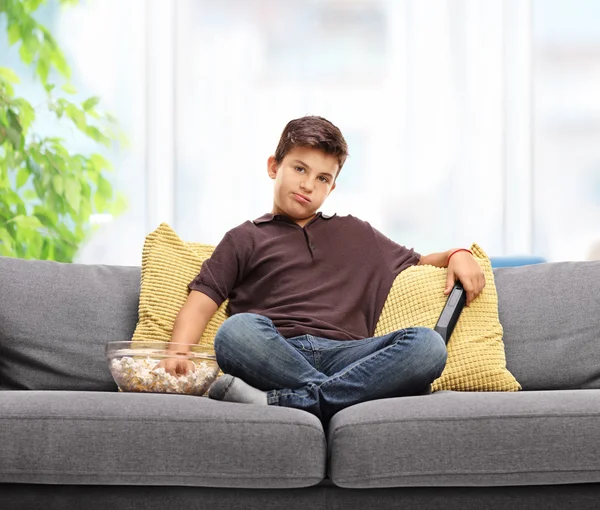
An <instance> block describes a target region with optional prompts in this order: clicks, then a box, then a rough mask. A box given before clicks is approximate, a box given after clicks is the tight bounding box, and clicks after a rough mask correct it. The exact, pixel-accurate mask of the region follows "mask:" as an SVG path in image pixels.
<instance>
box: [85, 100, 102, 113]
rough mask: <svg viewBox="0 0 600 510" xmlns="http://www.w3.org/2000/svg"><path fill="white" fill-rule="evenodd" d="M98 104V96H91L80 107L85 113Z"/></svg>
mask: <svg viewBox="0 0 600 510" xmlns="http://www.w3.org/2000/svg"><path fill="white" fill-rule="evenodd" d="M99 102H100V98H99V97H98V96H93V97H90V98H89V99H86V100H85V101H84V102H83V103H81V106H82V107H83V109H84V110H85V111H86V112H87V111H88V110H91V109H92V108H94V106H96V105H97V104H98V103H99Z"/></svg>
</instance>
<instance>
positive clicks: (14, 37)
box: [8, 23, 21, 46]
mask: <svg viewBox="0 0 600 510" xmlns="http://www.w3.org/2000/svg"><path fill="white" fill-rule="evenodd" d="M20 38H21V28H20V27H19V24H18V23H13V24H12V25H10V26H9V27H8V44H9V45H10V46H12V45H13V44H15V43H16V42H17V41H18V40H19V39H20Z"/></svg>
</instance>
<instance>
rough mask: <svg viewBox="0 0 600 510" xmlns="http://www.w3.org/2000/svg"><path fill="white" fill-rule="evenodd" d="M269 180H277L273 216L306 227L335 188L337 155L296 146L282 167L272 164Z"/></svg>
mask: <svg viewBox="0 0 600 510" xmlns="http://www.w3.org/2000/svg"><path fill="white" fill-rule="evenodd" d="M267 167H268V172H269V177H271V179H274V180H275V193H274V197H273V211H271V212H272V214H283V215H286V216H289V217H290V218H291V219H293V220H294V221H295V222H296V223H297V224H298V225H300V226H301V227H303V226H304V225H306V223H308V222H309V221H310V220H311V219H312V218H313V217H314V215H315V214H316V212H317V211H318V210H319V207H321V205H322V204H323V202H324V201H325V199H326V198H327V196H328V195H329V193H331V192H332V191H333V190H334V188H335V177H336V175H337V172H338V168H339V165H338V161H337V158H336V157H335V156H332V155H330V154H326V153H325V152H323V151H320V150H317V149H313V148H312V147H296V148H295V149H292V150H291V151H290V152H288V153H287V154H286V155H285V157H284V158H283V161H282V162H281V165H279V166H278V165H277V162H276V161H275V157H274V156H271V157H270V158H269V161H268V165H267Z"/></svg>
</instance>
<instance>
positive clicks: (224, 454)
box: [0, 390, 326, 488]
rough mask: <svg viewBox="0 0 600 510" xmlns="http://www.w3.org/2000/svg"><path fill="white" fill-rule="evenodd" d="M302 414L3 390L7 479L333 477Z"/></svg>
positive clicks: (1, 458) (252, 481)
mask: <svg viewBox="0 0 600 510" xmlns="http://www.w3.org/2000/svg"><path fill="white" fill-rule="evenodd" d="M325 461H326V444H325V433H324V431H323V428H322V426H321V423H320V422H319V420H318V419H317V418H316V417H315V416H313V415H311V414H309V413H306V412H304V411H300V410H298V409H287V408H283V407H272V406H264V407H263V406H254V405H248V404H235V403H229V402H218V401H214V400H209V399H208V398H203V397H191V396H186V395H164V394H150V393H105V392H78V391H75V392H60V391H18V390H17V391H0V483H45V484H63V485H69V484H90V485H101V484H108V485H111V484H117V485H181V486H184V485H185V486H197V487H236V488H294V487H308V486H311V485H316V484H318V483H319V482H320V481H321V480H323V478H324V477H325Z"/></svg>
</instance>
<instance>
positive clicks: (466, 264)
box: [444, 251, 485, 306]
mask: <svg viewBox="0 0 600 510" xmlns="http://www.w3.org/2000/svg"><path fill="white" fill-rule="evenodd" d="M457 279H458V280H460V282H461V283H462V285H463V287H464V289H465V291H466V292H467V303H466V304H467V306H469V305H470V304H471V301H473V300H474V299H475V298H476V297H477V296H479V294H480V293H481V291H482V290H483V288H484V287H485V275H484V274H483V270H482V269H481V267H480V266H479V264H478V263H477V261H476V260H475V258H474V257H473V255H471V254H470V253H469V252H467V251H462V252H458V253H455V254H454V255H453V256H452V257H451V258H450V262H449V263H448V278H447V279H446V289H445V290H444V294H445V295H448V294H450V292H451V291H452V287H454V282H455V281H456V280H457Z"/></svg>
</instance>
